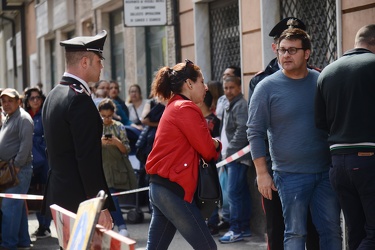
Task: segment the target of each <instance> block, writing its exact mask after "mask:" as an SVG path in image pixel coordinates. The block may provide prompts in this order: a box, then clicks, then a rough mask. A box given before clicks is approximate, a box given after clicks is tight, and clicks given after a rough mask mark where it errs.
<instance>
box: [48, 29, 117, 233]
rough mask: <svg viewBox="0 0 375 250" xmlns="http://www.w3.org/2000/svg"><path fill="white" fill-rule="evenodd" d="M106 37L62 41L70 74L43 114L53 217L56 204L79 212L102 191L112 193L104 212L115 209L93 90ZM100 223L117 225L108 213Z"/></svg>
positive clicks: (63, 80) (49, 192)
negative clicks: (83, 204) (91, 86)
mask: <svg viewBox="0 0 375 250" xmlns="http://www.w3.org/2000/svg"><path fill="white" fill-rule="evenodd" d="M106 37H107V32H106V31H104V30H103V31H101V32H100V33H99V34H97V35H96V36H82V37H75V38H72V39H70V40H66V41H62V42H60V45H61V46H63V47H65V59H66V72H65V73H64V75H63V77H62V79H61V81H60V83H59V84H58V85H57V86H56V87H55V88H54V89H52V90H51V92H50V93H49V94H48V96H47V98H46V100H45V103H44V106H43V110H42V120H43V126H44V133H45V139H46V144H47V154H48V160H49V165H50V171H49V175H48V181H47V184H46V191H45V194H44V200H43V207H42V213H46V214H50V209H49V206H50V205H52V204H57V205H59V206H61V207H63V208H65V209H67V210H69V211H72V212H74V213H76V212H77V210H78V206H79V204H80V203H81V202H82V201H84V200H86V199H90V198H93V197H96V195H97V194H98V192H99V191H100V190H104V191H105V192H106V194H107V195H108V198H107V199H106V203H105V205H104V208H109V209H110V210H115V207H114V204H113V201H112V198H111V196H110V193H109V191H108V186H107V183H106V180H105V177H104V172H103V167H102V151H101V136H102V131H103V128H102V126H103V125H102V119H101V117H100V115H99V112H98V110H97V108H96V106H95V104H94V102H93V101H92V98H91V95H90V94H91V93H90V89H89V86H88V83H89V82H97V81H99V79H100V72H101V69H102V68H103V65H102V60H103V59H104V58H103V56H102V53H103V46H104V42H105V39H106ZM99 223H100V224H102V225H103V226H105V227H106V228H111V227H112V218H111V216H110V213H109V211H108V209H104V210H103V211H102V213H101V214H100V217H99Z"/></svg>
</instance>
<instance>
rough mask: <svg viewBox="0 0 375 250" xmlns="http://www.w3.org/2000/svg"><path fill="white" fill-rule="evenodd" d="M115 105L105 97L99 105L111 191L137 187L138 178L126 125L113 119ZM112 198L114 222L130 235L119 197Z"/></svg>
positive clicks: (106, 167) (104, 160) (103, 146)
mask: <svg viewBox="0 0 375 250" xmlns="http://www.w3.org/2000/svg"><path fill="white" fill-rule="evenodd" d="M115 107H116V105H115V103H114V102H113V101H112V100H111V99H109V98H105V99H103V100H102V101H101V102H100V103H99V106H98V109H99V113H100V116H101V117H102V119H103V136H102V158H103V169H104V175H105V178H106V181H107V184H108V187H109V191H110V192H111V193H115V192H119V191H123V190H129V189H134V188H136V187H137V180H136V177H135V174H134V171H133V168H132V166H131V163H130V161H129V159H128V153H129V152H130V145H129V140H128V137H127V135H126V130H125V126H124V125H123V124H122V123H121V122H119V121H116V120H113V115H114V113H115ZM112 199H113V201H114V203H115V206H116V211H114V212H111V215H112V218H113V220H114V223H115V225H116V226H117V227H118V231H119V233H120V234H121V235H123V236H126V237H128V236H129V233H128V230H127V227H126V223H125V220H124V218H123V217H122V213H121V208H120V204H119V201H118V198H117V196H113V197H112Z"/></svg>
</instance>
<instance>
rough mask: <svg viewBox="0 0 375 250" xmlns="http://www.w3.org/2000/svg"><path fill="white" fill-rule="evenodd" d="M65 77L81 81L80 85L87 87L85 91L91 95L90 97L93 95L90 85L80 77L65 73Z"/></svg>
mask: <svg viewBox="0 0 375 250" xmlns="http://www.w3.org/2000/svg"><path fill="white" fill-rule="evenodd" d="M63 76H67V77H71V78H74V79H76V80H77V81H79V82H80V83H82V84H83V86H84V87H85V89H86V90H87V92H88V93H89V95H91V90H90V88H89V85H88V84H87V82H85V81H84V80H82V79H81V78H79V77H78V76H75V75H72V74H70V73H68V72H64V75H63Z"/></svg>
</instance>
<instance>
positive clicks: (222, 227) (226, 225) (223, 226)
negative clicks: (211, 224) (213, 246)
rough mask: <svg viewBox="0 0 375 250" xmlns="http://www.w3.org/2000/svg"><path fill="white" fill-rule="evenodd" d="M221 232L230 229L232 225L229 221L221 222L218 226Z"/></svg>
mask: <svg viewBox="0 0 375 250" xmlns="http://www.w3.org/2000/svg"><path fill="white" fill-rule="evenodd" d="M217 226H218V228H219V231H221V230H226V229H228V228H229V227H230V224H229V222H228V221H220V222H219V224H217Z"/></svg>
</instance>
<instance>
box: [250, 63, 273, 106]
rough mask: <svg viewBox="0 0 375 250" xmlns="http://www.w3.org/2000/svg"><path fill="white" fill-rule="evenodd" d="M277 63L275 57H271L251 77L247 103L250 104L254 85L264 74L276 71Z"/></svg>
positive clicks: (264, 76) (267, 74)
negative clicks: (265, 65)
mask: <svg viewBox="0 0 375 250" xmlns="http://www.w3.org/2000/svg"><path fill="white" fill-rule="evenodd" d="M279 69H280V68H279V64H278V62H277V58H274V59H272V61H270V63H269V64H268V65H267V67H266V68H265V69H264V71H260V72H258V73H257V74H256V75H255V76H254V77H253V78H251V80H250V82H249V98H248V105H249V104H250V97H251V95H252V94H253V92H254V89H255V86H256V85H257V84H258V83H259V82H260V81H262V80H263V79H264V78H266V76H269V75H272V74H273V73H275V72H276V71H278V70H279Z"/></svg>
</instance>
